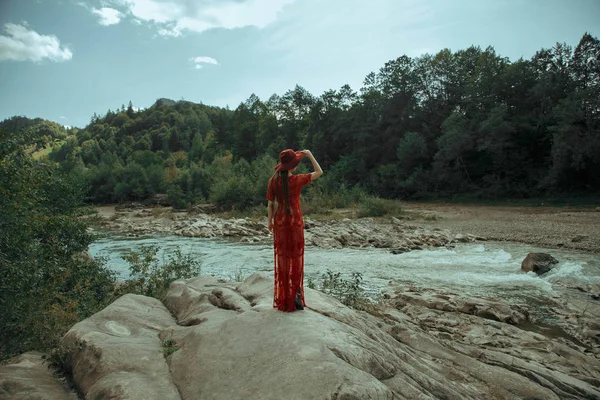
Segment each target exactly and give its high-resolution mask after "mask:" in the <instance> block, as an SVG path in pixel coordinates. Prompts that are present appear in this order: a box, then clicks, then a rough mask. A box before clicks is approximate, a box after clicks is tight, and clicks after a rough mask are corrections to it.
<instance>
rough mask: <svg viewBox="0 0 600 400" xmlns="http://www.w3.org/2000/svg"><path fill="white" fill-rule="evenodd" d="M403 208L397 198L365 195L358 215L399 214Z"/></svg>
mask: <svg viewBox="0 0 600 400" xmlns="http://www.w3.org/2000/svg"><path fill="white" fill-rule="evenodd" d="M401 211H402V209H401V208H400V205H399V204H398V203H397V202H396V201H395V200H387V199H382V198H379V197H364V198H363V199H362V200H361V202H360V203H359V207H358V216H359V217H361V218H363V217H382V216H384V215H398V214H400V212H401Z"/></svg>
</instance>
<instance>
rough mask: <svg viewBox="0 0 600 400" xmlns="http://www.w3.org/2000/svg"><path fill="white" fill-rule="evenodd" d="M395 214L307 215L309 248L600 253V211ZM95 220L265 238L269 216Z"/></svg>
mask: <svg viewBox="0 0 600 400" xmlns="http://www.w3.org/2000/svg"><path fill="white" fill-rule="evenodd" d="M400 205H401V207H402V209H403V212H402V214H400V215H398V216H397V217H392V216H386V217H379V218H349V217H348V216H351V215H352V214H353V211H352V210H335V211H334V213H333V214H334V215H337V217H338V218H335V217H333V218H332V217H331V216H330V217H323V216H311V215H308V216H307V215H305V240H306V245H307V246H317V247H322V248H346V247H347V248H364V247H367V248H368V247H371V248H372V247H374V248H388V249H390V250H391V251H392V252H397V253H403V252H407V251H412V250H420V249H423V248H431V247H452V246H453V244H455V243H468V242H476V241H493V242H508V243H521V244H528V245H532V246H536V247H542V248H545V249H549V250H552V249H555V250H558V249H560V250H573V251H582V252H585V253H591V254H600V209H598V208H596V209H594V208H593V207H590V208H581V207H577V208H572V207H562V208H558V207H523V206H489V205H470V204H469V205H464V204H448V203H418V202H400ZM91 208H92V209H93V210H95V211H96V212H97V216H96V217H95V221H94V225H95V226H96V227H98V228H101V229H104V230H109V231H116V232H119V233H121V234H124V235H129V236H136V235H139V234H150V233H162V234H174V235H181V236H188V237H203V238H218V237H223V238H229V239H234V240H238V241H239V242H242V243H268V242H269V241H270V240H271V235H270V233H269V232H268V230H267V226H266V217H264V218H263V219H260V218H249V217H246V218H225V217H222V216H218V215H215V214H205V213H202V212H197V211H174V210H172V209H171V208H170V207H160V206H155V207H148V206H141V205H131V206H123V205H121V206H115V205H97V206H91Z"/></svg>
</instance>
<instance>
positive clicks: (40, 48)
mask: <svg viewBox="0 0 600 400" xmlns="http://www.w3.org/2000/svg"><path fill="white" fill-rule="evenodd" d="M4 30H5V31H6V33H7V34H8V35H7V36H4V35H0V61H1V60H15V61H36V62H39V61H42V60H44V59H48V60H50V61H54V62H63V61H68V60H70V59H71V58H73V53H72V52H71V50H70V49H69V48H67V47H65V46H61V44H60V41H59V40H58V38H57V37H56V36H54V35H40V34H39V33H37V32H36V31H34V30H32V29H27V27H25V26H23V25H17V24H12V23H7V24H5V25H4Z"/></svg>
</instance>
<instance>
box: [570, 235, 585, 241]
mask: <svg viewBox="0 0 600 400" xmlns="http://www.w3.org/2000/svg"><path fill="white" fill-rule="evenodd" d="M587 238H588V236H587V235H577V236H575V237H573V239H571V242H573V243H579V242H581V241H583V240H585V239H587Z"/></svg>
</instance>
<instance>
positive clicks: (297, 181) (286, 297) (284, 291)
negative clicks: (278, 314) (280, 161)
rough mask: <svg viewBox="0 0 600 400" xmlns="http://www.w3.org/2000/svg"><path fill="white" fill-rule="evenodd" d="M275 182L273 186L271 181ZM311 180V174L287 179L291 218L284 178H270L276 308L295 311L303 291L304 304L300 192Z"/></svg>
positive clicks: (302, 225)
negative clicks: (296, 301) (285, 205)
mask: <svg viewBox="0 0 600 400" xmlns="http://www.w3.org/2000/svg"><path fill="white" fill-rule="evenodd" d="M273 179H275V182H274V184H272V183H273V182H272V180H273ZM310 181H311V175H310V174H301V175H290V176H288V193H289V196H290V208H291V211H292V213H291V215H289V214H287V213H286V212H285V207H284V205H283V204H284V203H283V188H282V183H281V179H280V178H279V177H278V176H276V177H274V178H271V181H269V186H268V190H267V199H268V200H270V201H274V200H277V204H278V206H277V210H276V211H275V214H274V215H273V249H274V254H275V288H274V293H273V307H276V308H277V309H279V310H281V311H295V310H296V306H295V304H294V299H295V297H296V293H297V292H298V290H300V296H301V298H302V305H303V306H306V303H305V302H304V219H303V218H302V210H301V209H300V191H301V190H302V187H303V186H304V185H306V184H309V183H310Z"/></svg>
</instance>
